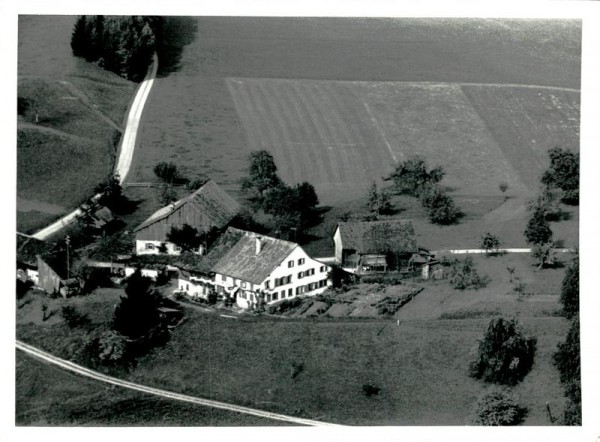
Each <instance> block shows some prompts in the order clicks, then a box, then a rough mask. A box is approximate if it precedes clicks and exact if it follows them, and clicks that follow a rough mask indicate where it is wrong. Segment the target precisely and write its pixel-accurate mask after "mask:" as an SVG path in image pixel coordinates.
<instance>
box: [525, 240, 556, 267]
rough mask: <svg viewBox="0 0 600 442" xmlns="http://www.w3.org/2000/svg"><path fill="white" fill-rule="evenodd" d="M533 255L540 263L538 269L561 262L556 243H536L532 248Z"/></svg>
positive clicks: (537, 262) (536, 261)
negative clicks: (555, 247) (556, 250)
mask: <svg viewBox="0 0 600 442" xmlns="http://www.w3.org/2000/svg"><path fill="white" fill-rule="evenodd" d="M531 257H532V258H533V260H534V261H535V263H536V264H537V265H538V269H542V268H544V267H555V266H558V265H559V263H560V261H559V260H558V258H557V257H556V252H555V251H554V244H552V243H546V244H534V245H533V247H532V248H531Z"/></svg>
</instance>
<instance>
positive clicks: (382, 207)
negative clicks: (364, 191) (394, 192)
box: [367, 181, 392, 215]
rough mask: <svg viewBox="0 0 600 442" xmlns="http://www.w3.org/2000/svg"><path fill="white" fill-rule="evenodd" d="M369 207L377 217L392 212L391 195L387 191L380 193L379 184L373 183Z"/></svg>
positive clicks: (369, 194)
mask: <svg viewBox="0 0 600 442" xmlns="http://www.w3.org/2000/svg"><path fill="white" fill-rule="evenodd" d="M367 197H368V206H369V210H370V211H371V212H373V213H375V214H376V215H381V214H385V213H389V212H391V211H392V202H391V198H392V197H391V195H390V193H389V192H388V191H387V190H382V191H381V192H379V191H378V190H377V184H376V183H375V181H373V184H371V187H370V188H369V193H368V195H367Z"/></svg>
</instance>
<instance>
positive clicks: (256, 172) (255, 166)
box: [242, 150, 281, 196]
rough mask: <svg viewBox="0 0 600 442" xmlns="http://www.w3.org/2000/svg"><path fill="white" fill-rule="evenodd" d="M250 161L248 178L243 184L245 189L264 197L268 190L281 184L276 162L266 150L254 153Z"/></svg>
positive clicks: (251, 154)
mask: <svg viewBox="0 0 600 442" xmlns="http://www.w3.org/2000/svg"><path fill="white" fill-rule="evenodd" d="M249 161H250V166H249V167H248V176H247V177H246V178H245V179H244V181H243V182H242V187H243V188H244V189H246V190H253V191H255V192H257V193H258V194H259V195H260V196H262V195H263V193H264V192H265V191H266V190H268V189H271V188H273V187H277V186H278V185H279V184H281V179H280V178H279V176H278V175H277V166H276V165H275V160H274V159H273V155H271V154H270V153H269V152H267V151H266V150H259V151H256V152H252V153H250V157H249Z"/></svg>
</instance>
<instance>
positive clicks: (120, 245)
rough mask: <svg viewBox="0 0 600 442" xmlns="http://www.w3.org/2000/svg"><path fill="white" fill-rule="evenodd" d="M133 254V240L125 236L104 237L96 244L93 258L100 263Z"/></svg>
mask: <svg viewBox="0 0 600 442" xmlns="http://www.w3.org/2000/svg"><path fill="white" fill-rule="evenodd" d="M131 252H133V249H132V243H131V240H130V239H128V238H126V237H125V236H123V235H103V236H101V237H100V238H98V240H96V243H95V244H94V252H93V258H94V259H97V260H99V261H103V260H108V261H110V260H111V259H113V258H115V257H116V256H117V255H126V254H129V253H131Z"/></svg>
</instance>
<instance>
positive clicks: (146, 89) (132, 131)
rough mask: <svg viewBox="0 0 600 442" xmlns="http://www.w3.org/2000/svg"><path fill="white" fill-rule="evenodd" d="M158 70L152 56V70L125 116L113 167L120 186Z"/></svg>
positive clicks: (129, 161) (129, 163)
mask: <svg viewBox="0 0 600 442" xmlns="http://www.w3.org/2000/svg"><path fill="white" fill-rule="evenodd" d="M157 70H158V57H157V55H156V54H154V59H153V61H152V70H151V71H150V72H149V73H148V75H146V78H145V80H144V81H142V84H141V85H140V88H139V90H138V93H137V94H136V96H135V99H134V100H133V104H132V105H131V109H130V110H129V115H128V116H127V125H126V126H125V132H124V133H123V137H121V143H120V145H119V151H120V152H119V160H118V161H117V166H116V167H115V173H117V174H119V177H120V180H121V184H123V182H124V181H125V178H126V177H127V174H128V173H129V168H130V167H131V161H132V160H133V150H134V148H135V141H136V139H137V132H138V127H139V125H140V120H141V118H142V111H143V110H144V104H146V99H147V98H148V95H149V94H150V90H151V89H152V85H153V84H154V79H155V78H156V72H157Z"/></svg>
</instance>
